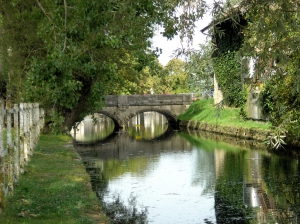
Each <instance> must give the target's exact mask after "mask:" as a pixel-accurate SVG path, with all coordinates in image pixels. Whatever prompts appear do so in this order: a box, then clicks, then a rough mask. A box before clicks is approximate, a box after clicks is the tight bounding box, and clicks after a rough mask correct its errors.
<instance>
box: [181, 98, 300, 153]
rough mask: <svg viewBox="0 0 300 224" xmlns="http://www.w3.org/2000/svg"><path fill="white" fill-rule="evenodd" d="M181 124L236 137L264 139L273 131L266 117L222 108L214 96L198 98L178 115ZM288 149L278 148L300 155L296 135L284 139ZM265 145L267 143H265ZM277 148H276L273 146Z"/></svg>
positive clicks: (260, 141) (188, 127) (236, 109)
mask: <svg viewBox="0 0 300 224" xmlns="http://www.w3.org/2000/svg"><path fill="white" fill-rule="evenodd" d="M178 121H179V127H180V128H183V129H191V130H199V131H203V132H206V133H213V134H219V135H226V136H229V137H233V138H238V139H242V140H243V139H245V140H254V141H258V142H259V143H262V142H263V141H264V140H266V138H267V137H268V136H270V134H271V133H272V131H273V130H272V129H271V124H270V123H269V122H263V121H253V120H244V119H242V117H241V116H240V109H239V108H229V107H226V108H223V107H222V108H221V107H216V106H214V104H213V99H207V100H198V101H195V102H194V103H193V104H192V105H190V107H189V108H188V109H187V110H186V111H185V113H183V114H181V115H180V116H179V117H178ZM285 142H286V143H287V145H284V149H285V150H275V151H276V152H277V153H278V152H280V151H282V153H289V154H291V155H292V156H295V157H299V156H300V142H299V141H297V140H295V136H289V135H288V133H287V138H286V139H285ZM265 148H266V147H265ZM273 151H274V150H273Z"/></svg>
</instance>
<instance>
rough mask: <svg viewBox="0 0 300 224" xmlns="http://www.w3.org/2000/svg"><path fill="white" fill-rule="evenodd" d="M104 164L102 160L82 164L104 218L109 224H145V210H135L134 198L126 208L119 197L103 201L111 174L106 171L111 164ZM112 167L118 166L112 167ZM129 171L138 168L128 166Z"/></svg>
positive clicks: (129, 200)
mask: <svg viewBox="0 0 300 224" xmlns="http://www.w3.org/2000/svg"><path fill="white" fill-rule="evenodd" d="M105 163H106V162H105V161H103V160H90V161H86V162H84V164H85V167H86V170H87V172H88V173H89V175H90V177H91V184H92V188H93V190H94V191H95V192H96V194H97V196H98V198H99V199H100V201H101V204H102V208H103V210H104V212H105V214H106V216H107V217H108V218H109V219H110V223H113V224H126V223H147V210H146V209H143V210H142V211H138V210H137V208H136V200H135V198H134V197H130V198H129V199H128V202H129V205H128V206H126V205H125V203H124V202H123V201H121V199H120V196H119V195H118V196H116V197H115V198H113V200H112V201H105V200H104V195H105V193H106V191H107V187H108V180H109V179H110V178H111V177H110V174H111V173H110V172H109V171H107V170H109V168H108V167H107V166H109V165H111V164H105ZM108 163H109V161H108ZM113 163H114V161H113ZM113 167H120V166H116V165H113ZM130 169H131V170H132V169H134V170H136V169H139V168H138V167H135V166H130ZM121 172H122V171H121ZM117 173H119V172H117ZM107 174H109V175H107Z"/></svg>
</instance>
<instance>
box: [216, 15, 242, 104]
mask: <svg viewBox="0 0 300 224" xmlns="http://www.w3.org/2000/svg"><path fill="white" fill-rule="evenodd" d="M239 23H240V24H239V25H235V24H233V22H232V20H226V21H224V22H222V23H220V24H218V25H217V30H218V32H216V33H215V36H214V42H215V43H216V46H217V49H216V50H215V52H214V54H213V58H214V63H213V66H214V71H215V74H216V77H217V80H218V83H219V85H220V87H221V90H222V92H223V96H224V101H225V104H226V105H228V106H232V107H243V106H244V104H245V102H246V94H245V91H244V90H243V85H242V81H241V60H240V57H239V56H238V50H239V49H240V47H241V45H242V42H243V35H242V29H243V27H244V25H246V21H245V20H244V19H243V18H240V17H239Z"/></svg>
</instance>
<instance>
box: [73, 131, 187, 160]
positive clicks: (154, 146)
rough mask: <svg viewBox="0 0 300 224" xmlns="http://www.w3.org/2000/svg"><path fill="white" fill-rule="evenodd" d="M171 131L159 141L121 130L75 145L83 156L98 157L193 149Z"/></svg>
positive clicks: (112, 157)
mask: <svg viewBox="0 0 300 224" xmlns="http://www.w3.org/2000/svg"><path fill="white" fill-rule="evenodd" d="M173 133H174V132H172V133H169V135H168V136H166V135H165V136H164V137H162V136H161V138H160V140H159V141H155V140H154V141H137V140H135V139H134V138H132V137H130V136H129V135H128V133H127V132H119V133H117V134H113V135H111V136H110V137H109V138H107V139H105V140H104V141H102V142H99V143H97V144H92V145H76V144H75V145H74V146H75V148H76V150H77V152H79V154H80V155H81V157H82V158H85V159H86V160H89V158H95V157H97V158H98V159H120V160H124V159H128V158H129V157H136V156H143V155H145V154H151V155H152V154H158V153H161V152H165V151H166V150H172V151H176V150H181V151H182V150H184V151H191V150H192V146H191V145H190V143H189V142H188V141H183V139H182V137H181V136H179V135H173Z"/></svg>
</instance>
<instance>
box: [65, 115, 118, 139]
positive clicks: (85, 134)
mask: <svg viewBox="0 0 300 224" xmlns="http://www.w3.org/2000/svg"><path fill="white" fill-rule="evenodd" d="M114 129H115V126H114V123H113V121H112V120H111V119H110V118H109V117H107V116H104V115H102V114H94V116H86V117H85V118H84V120H83V121H81V122H80V123H79V125H78V126H77V127H75V128H72V130H71V132H70V133H71V136H72V138H73V139H74V141H76V142H78V143H89V144H90V143H95V142H97V141H100V140H102V139H105V138H107V137H108V136H109V135H110V134H112V133H113V131H114Z"/></svg>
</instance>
